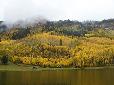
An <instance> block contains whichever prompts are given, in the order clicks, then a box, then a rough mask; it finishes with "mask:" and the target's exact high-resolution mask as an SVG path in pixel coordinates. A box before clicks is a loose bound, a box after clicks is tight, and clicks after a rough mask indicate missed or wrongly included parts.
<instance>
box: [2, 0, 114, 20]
mask: <svg viewBox="0 0 114 85" xmlns="http://www.w3.org/2000/svg"><path fill="white" fill-rule="evenodd" d="M113 3H114V0H0V19H1V20H3V21H7V22H16V21H19V20H26V19H28V18H32V17H37V16H41V17H44V18H45V19H48V20H65V19H70V20H78V21H84V20H103V19H108V18H114V5H113Z"/></svg>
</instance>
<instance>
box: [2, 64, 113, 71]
mask: <svg viewBox="0 0 114 85" xmlns="http://www.w3.org/2000/svg"><path fill="white" fill-rule="evenodd" d="M34 67H35V68H34ZM109 68H112V69H114V65H110V66H101V67H84V68H74V67H67V68H49V67H46V68H43V67H38V66H31V65H20V66H18V65H15V64H14V65H0V71H62V70H75V71H76V70H102V69H109Z"/></svg>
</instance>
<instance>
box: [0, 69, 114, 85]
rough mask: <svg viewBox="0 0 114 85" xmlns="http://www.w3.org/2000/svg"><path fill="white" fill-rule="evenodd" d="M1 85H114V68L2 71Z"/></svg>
mask: <svg viewBox="0 0 114 85" xmlns="http://www.w3.org/2000/svg"><path fill="white" fill-rule="evenodd" d="M0 85H114V68H108V69H96V70H95V69H91V70H90V69H86V70H56V71H22V72H21V71H0Z"/></svg>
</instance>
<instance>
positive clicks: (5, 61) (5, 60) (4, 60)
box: [1, 55, 8, 64]
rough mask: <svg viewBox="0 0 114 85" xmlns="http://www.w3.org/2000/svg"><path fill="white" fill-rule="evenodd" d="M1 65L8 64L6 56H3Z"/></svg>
mask: <svg viewBox="0 0 114 85" xmlns="http://www.w3.org/2000/svg"><path fill="white" fill-rule="evenodd" d="M1 63H2V64H8V56H7V55H3V56H2V58H1Z"/></svg>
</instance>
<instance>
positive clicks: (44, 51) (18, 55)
mask: <svg viewBox="0 0 114 85" xmlns="http://www.w3.org/2000/svg"><path fill="white" fill-rule="evenodd" d="M1 23H2V22H0V58H1V61H4V60H7V59H3V58H4V56H7V57H5V58H8V61H10V62H12V63H14V64H30V65H37V66H41V67H93V66H106V65H112V64H114V20H113V19H109V20H103V21H85V22H79V21H71V20H64V21H62V20H60V21H45V23H42V22H38V23H32V24H25V25H22V24H20V23H18V24H16V25H15V24H14V25H13V26H10V28H9V27H8V26H7V25H5V24H1Z"/></svg>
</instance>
